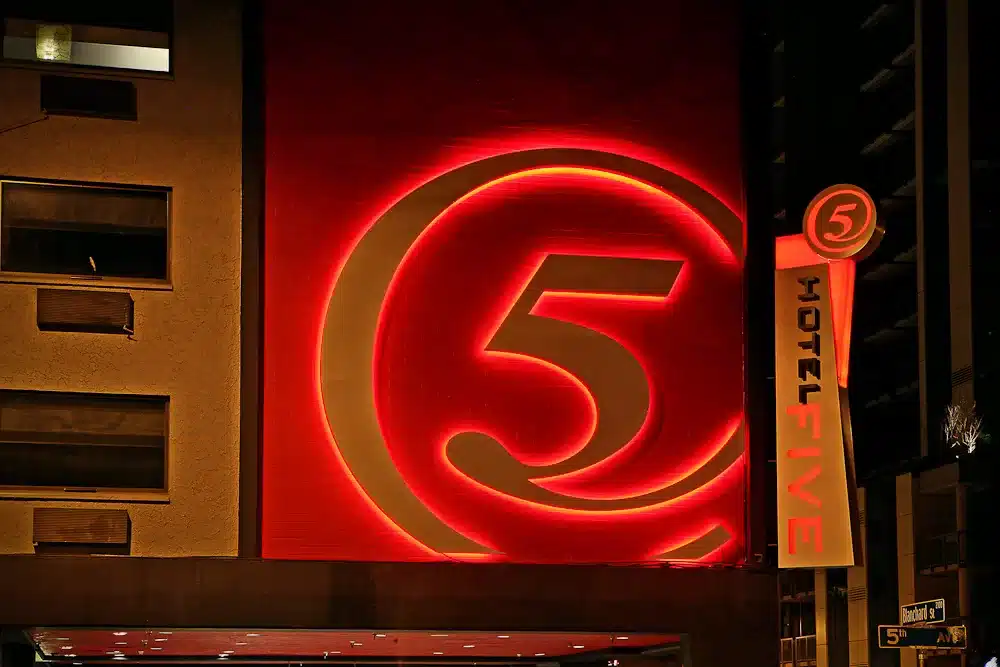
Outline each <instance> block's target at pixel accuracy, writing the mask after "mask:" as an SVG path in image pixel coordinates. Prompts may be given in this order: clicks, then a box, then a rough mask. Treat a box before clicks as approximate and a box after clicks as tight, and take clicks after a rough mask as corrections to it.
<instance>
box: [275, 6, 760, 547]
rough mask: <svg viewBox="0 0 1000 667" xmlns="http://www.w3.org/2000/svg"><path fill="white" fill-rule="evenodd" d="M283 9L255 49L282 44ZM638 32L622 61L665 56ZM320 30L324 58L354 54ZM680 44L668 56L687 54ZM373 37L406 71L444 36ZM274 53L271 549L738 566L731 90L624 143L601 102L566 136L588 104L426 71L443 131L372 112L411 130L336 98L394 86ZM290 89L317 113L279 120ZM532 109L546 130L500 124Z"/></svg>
mask: <svg viewBox="0 0 1000 667" xmlns="http://www.w3.org/2000/svg"><path fill="white" fill-rule="evenodd" d="M284 11H285V10H284V9H282V11H281V12H277V11H276V14H278V15H279V16H278V20H271V21H268V23H267V25H268V29H269V30H271V31H272V33H275V34H273V35H272V37H271V40H272V42H275V43H284V41H286V40H291V39H292V37H293V36H294V35H296V34H298V33H297V32H296V31H295V30H294V27H295V25H296V23H295V22H294V21H292V20H291V19H289V18H287V16H286V17H285V18H284V20H285V23H283V22H282V16H281V15H282V14H283V13H284ZM353 11H359V12H361V13H364V11H367V10H364V11H362V10H359V9H355V10H353ZM685 11H686V10H685ZM407 20H409V21H415V22H420V21H425V18H421V17H420V16H419V15H412V16H410V17H409V18H408V19H407ZM451 20H455V21H458V20H459V19H451ZM498 20H499V19H498ZM629 21H632V19H629ZM344 23H345V20H344V19H343V17H340V18H339V19H338V20H337V21H334V22H332V23H331V25H336V26H340V25H344ZM712 25H713V26H715V23H712ZM437 28H440V24H435V29H437ZM517 29H520V27H519V24H518V25H514V24H511V25H510V26H508V27H507V28H505V30H508V31H511V30H517ZM714 29H716V28H714V27H713V30H714ZM338 30H339V28H338ZM642 30H643V28H641V26H640V24H639V23H636V24H635V28H634V30H633V33H632V34H630V38H629V40H626V41H623V42H622V44H620V45H619V46H620V47H621V48H620V49H616V50H615V54H616V55H615V56H614V59H616V61H617V60H622V62H623V63H626V62H627V63H634V61H635V59H634V57H630V56H628V52H629V49H630V48H633V47H634V45H635V44H646V45H647V46H651V45H655V47H656V48H657V49H659V48H662V46H661V45H662V44H663V36H662V35H661V34H659V33H658V31H650V32H649V34H648V36H644V37H642V38H641V39H640V35H641V31H642ZM635 31H640V32H635ZM406 34H407V35H410V34H411V33H409V32H407V33H406ZM412 34H413V35H418V34H420V31H413V32H412ZM338 35H339V36H338V38H337V39H333V38H331V39H330V40H329V41H328V42H327V43H328V44H329V45H331V48H337V49H340V48H341V47H342V48H343V49H345V50H348V51H350V52H351V53H352V54H354V53H355V52H363V51H364V46H363V44H361V43H360V42H359V41H358V39H357V38H355V36H354V34H353V33H352V31H350V30H347V29H346V28H345V29H344V30H340V32H339V33H338ZM675 37H676V41H675V42H674V43H673V46H672V47H671V48H677V49H678V53H677V54H676V56H674V55H671V56H670V57H677V58H681V59H682V60H684V61H685V62H686V58H687V57H688V56H689V55H690V53H691V49H692V48H695V46H694V45H695V44H697V45H698V47H697V48H698V49H703V47H702V46H701V45H702V41H700V40H694V39H689V38H688V37H685V36H684V33H683V31H682V30H679V31H677V34H676V35H675ZM397 38H398V39H404V40H405V39H406V38H405V37H403V36H401V35H400V34H397V35H396V36H395V38H394V40H395V39H397ZM532 39H533V38H532ZM622 39H624V36H623V37H622ZM633 42H634V44H633ZM390 43H392V44H393V45H394V46H393V51H392V53H394V54H396V56H398V57H395V56H394V60H393V62H394V67H396V68H399V69H400V70H402V69H405V68H407V67H411V66H412V67H417V68H419V67H420V62H421V58H423V57H425V56H424V55H421V54H426V53H427V51H426V49H427V48H433V49H441V50H444V51H447V50H448V49H450V48H451V47H449V46H447V45H446V44H447V43H446V42H442V44H444V45H438V46H434V47H426V48H424V49H412V50H407V49H405V48H403V46H399V51H398V53H397V52H396V50H395V49H396V48H397V47H396V41H391V42H390ZM572 43H574V44H577V43H578V42H577V40H572ZM352 44H353V46H351V45H352ZM546 44H548V43H546ZM477 45H478V46H473V47H468V48H472V49H475V48H481V44H479V43H477ZM349 46H351V48H348V47H349ZM467 46H468V45H467ZM304 48H311V47H309V46H308V45H305V47H304ZM510 48H511V47H510V40H509V39H499V38H498V41H497V49H498V51H497V53H500V52H504V53H506V52H507V50H509V49H510ZM545 48H548V45H546V47H545ZM643 48H646V47H643ZM704 48H705V49H707V47H704ZM619 50H621V51H622V53H621V54H620V57H619V55H618V51H619ZM709 51H711V53H712V54H713V55H715V54H718V53H719V52H718V50H709ZM706 52H708V51H706ZM431 53H433V51H432V52H431ZM602 53H603V52H602ZM682 53H683V54H688V56H684V58H682V56H681V54H682ZM269 54H272V55H269V56H268V57H269V58H271V59H272V60H271V65H270V66H269V79H268V81H269V86H268V95H269V98H268V113H267V118H268V124H269V126H268V127H269V129H268V163H267V170H268V174H267V178H268V184H267V200H266V201H267V219H266V220H265V262H264V266H265V298H264V301H265V350H264V423H263V428H264V437H263V439H264V443H263V449H264V451H263V461H262V463H263V517H262V531H263V549H264V555H265V556H266V557H281V558H322V559H365V560H401V559H405V560H411V559H429V560H440V559H460V560H470V559H475V560H504V561H514V562H644V561H652V560H688V561H695V560H701V561H710V562H741V561H742V560H743V559H744V558H745V544H746V541H745V539H746V502H747V492H746V491H747V489H746V469H745V457H744V453H745V437H744V414H743V406H744V391H743V321H742V320H743V246H744V225H743V222H742V220H741V218H740V215H739V213H738V212H734V206H733V205H732V202H738V201H739V197H740V194H739V192H740V170H741V165H740V160H739V153H738V150H737V148H736V146H737V141H736V139H737V138H738V132H739V125H738V122H737V121H738V116H737V115H736V114H735V112H732V111H731V110H732V109H734V108H735V107H734V106H733V105H732V104H730V103H729V102H722V100H734V99H735V98H736V93H737V88H736V85H735V84H736V80H735V78H733V79H728V78H725V77H722V78H720V83H719V86H720V90H721V91H722V92H721V93H712V94H708V93H706V92H705V91H706V90H713V88H712V87H711V86H710V87H708V88H699V90H701V91H702V92H701V93H699V94H700V95H705V97H704V102H701V101H699V102H698V103H694V102H690V103H688V105H687V106H685V105H681V104H677V105H675V104H673V103H672V102H671V103H669V104H668V103H667V100H666V99H658V100H657V102H656V103H655V104H652V105H650V104H648V103H644V104H642V105H639V106H634V105H633V106H629V111H628V113H629V114H630V118H631V120H630V123H632V124H633V125H634V124H635V123H639V125H638V126H639V127H642V128H645V129H643V130H642V131H641V132H636V131H635V130H634V127H632V126H629V125H628V124H624V125H623V124H621V123H619V122H617V121H615V120H613V119H612V118H611V116H610V115H609V116H608V117H607V118H606V119H603V120H602V116H601V115H600V114H597V115H592V116H589V117H590V118H591V120H589V121H587V123H588V125H590V127H589V129H588V131H587V132H583V131H581V130H580V128H579V126H575V124H576V123H577V121H575V120H574V118H575V117H577V115H579V114H584V113H588V114H590V113H592V112H589V111H585V108H584V107H583V106H581V105H579V104H577V103H575V102H574V103H572V104H569V103H567V102H565V101H564V100H563V98H561V97H559V96H558V95H553V94H552V92H553V90H558V89H559V86H560V85H562V84H561V81H562V80H561V79H553V78H552V75H551V74H547V73H545V72H544V70H539V69H537V68H535V69H532V68H527V69H525V70H524V71H519V73H518V76H517V77H516V79H511V81H516V87H518V90H521V91H522V92H521V93H519V94H518V95H516V96H514V98H513V99H515V100H516V102H512V103H511V104H512V105H513V107H511V106H510V105H507V106H504V105H499V106H498V105H497V103H495V99H498V98H496V96H497V95H500V92H498V91H501V92H502V90H506V89H504V88H503V86H505V85H507V84H506V83H504V82H506V81H508V79H507V77H508V76H509V72H507V70H506V69H505V68H506V67H508V65H506V64H504V61H502V60H501V59H498V58H494V57H493V56H492V55H490V56H488V57H487V56H484V55H482V54H480V55H479V56H475V55H474V54H470V53H466V54H464V57H467V58H478V59H477V60H476V62H477V63H479V65H480V66H481V69H480V70H477V74H476V76H477V77H481V78H483V80H484V81H489V82H492V83H491V84H489V85H487V84H485V83H484V84H482V85H478V84H477V85H476V86H475V87H464V86H463V85H459V83H457V82H458V74H457V73H449V72H447V71H444V72H440V71H438V70H436V69H435V70H434V71H435V76H440V77H444V78H445V79H446V80H447V81H450V82H451V83H452V84H453V85H455V86H456V87H457V88H458V89H460V90H462V91H463V92H462V96H460V98H459V99H460V101H458V102H454V104H453V105H452V106H448V107H446V108H442V111H441V113H443V114H452V115H451V116H450V117H451V118H452V120H451V121H449V123H444V122H441V121H439V120H438V118H436V117H435V116H433V115H427V114H425V113H423V111H422V109H423V107H422V105H423V104H425V102H421V100H426V98H425V97H424V95H425V91H424V90H423V89H421V91H420V95H416V94H415V93H414V94H413V95H410V96H408V95H405V94H399V95H397V96H396V97H394V98H393V100H392V105H393V109H392V111H393V114H392V118H393V119H406V120H405V123H407V124H412V125H413V126H414V127H419V128H421V129H420V130H419V131H417V130H414V129H412V128H409V129H407V130H406V132H397V131H396V130H393V129H392V127H393V125H392V123H395V122H397V121H396V120H390V119H389V117H388V116H387V115H384V114H383V115H379V114H382V110H383V109H385V108H386V107H385V106H384V105H374V104H373V105H372V106H370V107H364V108H365V109H367V110H368V113H361V112H360V111H357V110H356V109H354V108H353V107H351V106H350V105H351V104H357V105H364V104H368V103H369V101H366V100H368V99H369V98H368V97H366V96H371V95H374V94H375V92H374V91H380V90H383V89H384V87H382V86H381V84H378V83H376V81H378V80H379V77H382V78H383V80H384V81H388V80H390V79H391V81H393V82H399V81H405V80H407V76H406V75H404V74H402V73H400V71H397V70H395V69H394V70H391V71H389V72H385V71H384V70H383V69H381V68H382V67H383V65H381V64H379V65H375V64H369V65H367V67H368V68H369V69H367V70H366V73H367V74H366V77H364V78H360V79H359V78H354V77H353V75H349V74H350V73H349V72H346V71H341V70H339V69H337V68H336V66H335V65H334V64H332V63H334V62H337V61H336V59H334V58H333V57H332V56H327V55H326V54H324V53H322V52H320V51H317V52H316V53H313V55H312V56H311V57H309V62H310V63H311V68H312V69H311V71H312V72H313V73H314V74H315V73H316V72H319V71H327V72H330V73H331V77H333V79H332V80H331V81H329V82H328V83H329V85H328V86H326V87H325V88H323V89H322V90H320V89H318V88H315V87H312V88H308V89H306V88H299V87H295V86H294V85H293V83H294V80H295V79H294V77H296V76H297V75H296V74H295V72H297V71H299V69H300V68H299V60H298V57H296V58H292V57H291V56H290V52H286V51H283V50H282V49H280V48H273V49H270V50H269ZM404 54H405V57H404ZM438 55H442V53H438ZM353 57H354V55H352V58H353ZM436 57H437V56H435V58H436ZM603 57H610V56H606V54H605V56H602V58H603ZM435 62H437V61H436V60H435ZM449 62H451V61H449ZM413 63H416V65H413ZM734 65H735V60H728V59H726V58H721V59H720V60H719V61H718V62H714V61H713V62H711V63H706V65H705V68H706V69H705V71H706V72H718V73H721V72H729V71H730V70H728V69H726V68H728V67H732V66H734ZM324 68H326V69H325V70H324ZM735 71H736V69H735V67H733V69H732V72H735ZM421 72H422V71H421ZM427 76H428V75H427V74H426V72H422V73H421V74H419V75H414V77H413V78H414V79H419V80H421V81H423V82H424V84H422V85H427V86H434V85H436V84H435V83H434V81H436V79H431V78H427ZM567 76H568V75H567ZM573 76H575V75H573ZM581 76H582V75H581ZM595 76H596V77H598V78H597V79H595V78H594V77H595ZM600 76H601V75H600V74H599V71H598V73H596V74H595V72H594V71H590V70H588V74H587V75H586V77H584V78H586V81H587V85H588V86H589V85H593V84H594V81H596V80H599V79H600ZM713 76H722V75H721V74H715V75H713ZM725 76H728V74H726V75H725ZM289 77H292V78H291V79H290V78H289ZM420 77H423V78H420ZM477 80H478V78H477ZM581 81H583V79H581ZM614 81H616V82H620V81H621V78H620V77H614ZM642 81H643V82H645V81H646V79H642ZM272 82H273V84H272ZM393 85H397V86H398V85H400V84H399V83H394V84H393ZM600 85H601V86H608V85H610V79H609V80H608V81H607V82H603V83H600ZM616 85H617V84H616ZM630 85H635V84H630ZM642 85H643V86H645V83H643V84H642ZM658 85H662V82H661V84H658ZM528 86H530V90H529V88H528ZM553 87H554V88H553ZM657 89H659V88H657ZM304 91H307V92H308V94H309V95H321V94H322V95H324V96H326V97H324V99H326V100H328V101H329V103H325V104H314V103H310V102H306V101H300V103H298V104H296V105H294V110H293V108H292V107H291V106H290V104H291V103H290V102H289V100H290V99H296V96H301V95H304V94H305V92H304ZM329 91H337V95H338V97H337V98H336V99H337V100H341V99H343V100H345V101H346V100H350V103H347V102H345V105H340V106H338V104H339V103H338V104H334V103H333V102H332V99H333V98H332V97H330V96H332V95H333V93H332V92H329ZM582 91H583V89H582V88H581V89H580V90H579V91H574V92H572V93H566V94H567V95H569V97H570V99H578V98H579V95H580V94H581V93H582ZM543 93H544V94H543ZM644 95H647V96H648V95H649V93H648V92H647V93H644ZM506 99H507V98H504V100H506ZM709 102H711V107H710V109H708V108H706V107H705V106H704V105H707V104H709ZM504 104H505V105H506V104H507V103H506V102H505V103H504ZM622 104H626V106H628V105H627V103H625V102H624V101H622ZM454 105H459V106H460V107H461V112H462V113H461V114H458V113H457V112H456V111H454V108H455V107H454ZM320 108H322V109H326V110H328V111H326V112H324V113H325V114H334V115H335V116H336V117H337V118H340V120H341V121H343V123H344V124H343V125H342V126H341V125H337V124H336V123H334V124H332V125H329V126H328V125H326V124H325V123H326V122H327V115H323V114H319V113H318V112H316V113H313V112H311V111H308V110H312V109H320ZM512 109H513V110H512ZM386 113H387V112H386ZM593 113H596V112H593ZM607 113H609V114H610V113H611V112H607ZM512 114H513V115H512ZM539 115H541V116H543V117H546V118H549V119H553V121H554V122H551V123H550V124H549V129H545V130H540V129H538V128H535V127H530V128H528V127H519V128H515V129H514V130H500V129H498V128H506V127H509V125H510V123H511V122H514V124H515V125H519V126H524V125H525V123H524V121H523V120H521V121H518V120H517V119H518V118H521V119H524V118H529V117H531V118H537V117H539ZM581 117H582V116H581ZM512 118H513V121H512V120H511V119H512ZM713 118H714V119H715V120H711V119H713ZM723 120H724V121H725V122H722V121H723ZM716 121H718V122H716ZM398 122H401V123H403V122H404V121H403V120H399V121H398ZM708 122H712V123H714V124H713V125H711V126H705V132H704V133H703V135H699V137H694V136H693V135H692V134H691V131H690V130H691V128H693V127H696V126H699V127H700V126H702V125H703V124H705V123H708ZM561 124H565V127H566V128H567V129H551V128H553V127H556V128H558V127H560V126H562V125H561ZM455 125H461V127H462V133H463V136H464V137H467V138H465V139H462V140H461V141H456V140H455V139H454V138H453V137H452V135H451V134H450V133H451V132H453V131H455V130H454V126H455ZM574 127H575V129H573V128H574ZM619 128H620V130H619ZM597 131H600V132H601V136H597V135H596V134H595V132H597ZM619 134H621V135H622V137H623V138H622V139H609V138H607V137H609V136H617V135H619ZM468 137H471V138H468ZM667 155H669V156H670V157H669V158H667V157H665V156H667ZM689 163H690V165H695V166H685V167H679V166H678V165H679V164H685V165H688V164H689ZM720 165H721V166H720ZM706 174H708V175H707V176H706ZM709 184H710V185H709Z"/></svg>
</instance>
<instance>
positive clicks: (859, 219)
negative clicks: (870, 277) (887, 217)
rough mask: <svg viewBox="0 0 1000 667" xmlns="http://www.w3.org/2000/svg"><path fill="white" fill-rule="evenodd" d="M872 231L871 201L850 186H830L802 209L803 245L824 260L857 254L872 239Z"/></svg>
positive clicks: (860, 190)
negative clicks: (805, 243) (804, 242)
mask: <svg viewBox="0 0 1000 667" xmlns="http://www.w3.org/2000/svg"><path fill="white" fill-rule="evenodd" d="M838 202H839V203H838ZM831 204H833V205H834V206H833V209H832V210H831ZM838 225H839V229H838ZM876 230H877V220H876V214H875V202H874V200H873V199H872V197H871V195H869V194H868V193H867V192H865V191H864V190H862V189H861V188H859V187H857V186H854V185H834V186H831V187H829V188H827V189H825V190H823V191H822V192H820V193H819V194H818V195H816V197H815V198H814V199H813V200H812V201H811V202H810V203H809V206H807V207H806V214H805V216H804V219H803V234H804V235H805V238H806V242H807V243H808V244H809V246H810V247H811V248H812V249H813V251H814V252H816V254H817V255H819V256H820V257H823V258H825V259H847V258H848V257H853V256H855V255H858V254H859V253H861V252H862V251H864V250H866V249H867V248H868V247H869V245H871V243H872V242H873V239H876V237H875V233H876ZM876 241H877V239H876Z"/></svg>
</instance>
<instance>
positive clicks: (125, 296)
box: [37, 289, 135, 335]
mask: <svg viewBox="0 0 1000 667" xmlns="http://www.w3.org/2000/svg"><path fill="white" fill-rule="evenodd" d="M37 305H38V328H39V329H40V330H41V331H78V332H84V333H104V334H123V335H129V334H132V333H134V332H135V302H134V301H133V300H132V296H131V295H130V294H129V293H128V292H103V291H101V292H98V291H93V290H74V289H39V290H38V300H37Z"/></svg>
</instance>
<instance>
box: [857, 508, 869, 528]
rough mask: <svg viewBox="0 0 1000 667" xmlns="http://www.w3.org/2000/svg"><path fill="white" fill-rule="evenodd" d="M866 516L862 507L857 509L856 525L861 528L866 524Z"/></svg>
mask: <svg viewBox="0 0 1000 667" xmlns="http://www.w3.org/2000/svg"><path fill="white" fill-rule="evenodd" d="M867 516H868V513H867V512H866V511H865V508H864V507H860V508H858V523H859V524H861V525H862V526H864V525H865V524H866V523H868V522H867V521H866V519H867Z"/></svg>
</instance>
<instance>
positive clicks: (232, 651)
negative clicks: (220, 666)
mask: <svg viewBox="0 0 1000 667" xmlns="http://www.w3.org/2000/svg"><path fill="white" fill-rule="evenodd" d="M227 653H236V651H234V650H232V649H229V650H228V651H223V652H222V654H223V655H226V654H227Z"/></svg>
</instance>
